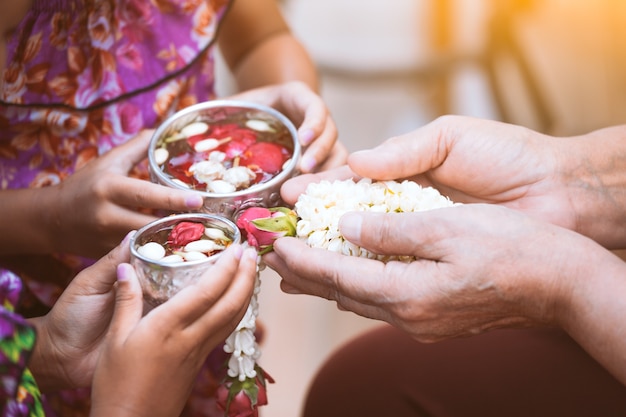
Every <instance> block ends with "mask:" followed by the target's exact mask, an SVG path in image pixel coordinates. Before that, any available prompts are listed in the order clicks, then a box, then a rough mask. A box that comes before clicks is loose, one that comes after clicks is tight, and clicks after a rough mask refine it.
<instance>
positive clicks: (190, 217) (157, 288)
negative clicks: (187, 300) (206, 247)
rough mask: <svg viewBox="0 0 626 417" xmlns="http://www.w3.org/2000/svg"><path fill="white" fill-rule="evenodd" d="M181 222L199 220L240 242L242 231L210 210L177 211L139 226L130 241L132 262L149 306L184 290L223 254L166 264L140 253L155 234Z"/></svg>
mask: <svg viewBox="0 0 626 417" xmlns="http://www.w3.org/2000/svg"><path fill="white" fill-rule="evenodd" d="M182 221H193V222H200V223H202V224H204V226H205V227H214V228H218V229H221V230H222V231H223V232H224V234H225V235H226V236H227V237H228V238H230V239H231V240H232V243H241V232H240V230H239V228H238V227H237V226H236V225H235V224H234V223H233V222H232V221H230V220H228V219H226V218H224V217H221V216H217V215H213V214H207V213H186V214H174V215H171V216H168V217H164V218H161V219H159V220H155V221H154V222H152V223H149V224H147V225H146V226H144V227H142V228H141V229H139V230H138V231H137V232H136V233H135V235H134V236H133V237H132V238H131V240H130V263H131V265H133V267H134V268H135V271H136V272H137V276H138V278H139V282H140V283H141V288H142V290H143V296H144V302H145V305H147V308H148V309H150V308H153V307H156V306H157V305H159V304H162V303H164V302H165V301H167V300H168V299H170V298H171V297H172V296H174V295H175V294H176V293H177V292H178V291H180V290H181V289H183V288H185V287H186V286H188V285H190V284H193V283H195V282H197V280H198V279H199V278H200V276H202V274H204V273H205V271H206V270H207V269H209V268H211V267H212V266H213V264H215V262H216V261H217V260H218V259H219V257H220V255H221V252H219V253H216V254H214V255H212V256H209V257H207V258H205V259H202V260H195V261H185V262H177V263H167V262H162V261H160V260H159V261H157V260H153V259H149V258H147V257H145V256H143V255H142V254H141V253H139V251H138V249H139V247H140V246H142V245H144V244H146V243H147V242H150V241H152V239H153V237H154V235H155V234H156V233H158V232H160V231H166V230H171V229H172V228H173V227H174V226H175V225H177V224H178V223H180V222H182ZM232 243H231V244H232Z"/></svg>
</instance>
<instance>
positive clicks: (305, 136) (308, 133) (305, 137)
mask: <svg viewBox="0 0 626 417" xmlns="http://www.w3.org/2000/svg"><path fill="white" fill-rule="evenodd" d="M314 136H315V132H313V130H312V129H304V130H303V131H302V132H300V143H301V144H302V146H307V145H308V144H309V143H311V142H312V141H313V137H314Z"/></svg>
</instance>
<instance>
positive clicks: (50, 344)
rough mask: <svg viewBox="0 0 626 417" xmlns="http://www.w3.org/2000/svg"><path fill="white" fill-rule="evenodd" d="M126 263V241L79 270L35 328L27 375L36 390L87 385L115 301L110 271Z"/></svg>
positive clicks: (113, 281) (127, 257)
mask: <svg viewBox="0 0 626 417" xmlns="http://www.w3.org/2000/svg"><path fill="white" fill-rule="evenodd" d="M128 259H129V247H128V238H126V239H124V241H123V242H122V244H121V245H120V246H118V247H116V248H115V249H114V250H112V251H111V252H110V253H109V254H108V255H106V256H105V257H103V258H102V259H100V260H99V261H98V262H96V263H95V264H94V265H92V266H91V267H89V268H86V269H84V270H83V271H81V272H80V273H79V274H78V275H77V276H76V277H75V278H74V279H73V280H72V281H71V282H70V284H69V286H68V287H67V288H66V289H65V291H64V292H63V294H62V295H61V297H60V298H59V300H58V301H57V302H56V303H55V305H54V307H53V308H52V310H51V311H50V312H49V313H48V314H47V315H46V316H44V317H41V318H37V319H33V320H32V321H33V323H34V324H35V325H36V328H37V347H36V354H35V355H34V357H33V359H32V361H31V362H32V363H31V366H32V370H33V373H34V374H35V377H36V378H37V381H38V383H39V385H40V387H41V389H42V390H44V391H45V390H46V389H48V388H53V389H57V390H58V389H60V388H76V387H87V386H89V385H90V384H91V379H92V376H93V371H94V369H95V366H96V362H97V359H98V356H99V354H100V350H101V348H102V342H103V339H104V336H105V334H106V332H107V329H108V326H109V322H110V319H111V316H112V314H113V305H114V301H115V291H114V285H115V282H116V274H115V269H116V267H117V265H118V264H120V263H121V262H127V261H128Z"/></svg>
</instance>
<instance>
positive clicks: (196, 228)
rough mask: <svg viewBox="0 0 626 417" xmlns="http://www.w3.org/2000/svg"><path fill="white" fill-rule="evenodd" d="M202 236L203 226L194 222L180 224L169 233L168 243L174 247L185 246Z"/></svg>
mask: <svg viewBox="0 0 626 417" xmlns="http://www.w3.org/2000/svg"><path fill="white" fill-rule="evenodd" d="M203 234H204V225H203V224H202V223H195V222H180V223H178V224H177V225H176V226H174V228H173V229H172V231H171V232H170V235H169V237H168V239H167V241H168V243H170V244H171V245H175V246H185V245H186V244H187V243H189V242H194V241H196V240H198V239H200V238H201V237H202V235H203Z"/></svg>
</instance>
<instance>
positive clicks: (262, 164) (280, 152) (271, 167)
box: [239, 142, 291, 174]
mask: <svg viewBox="0 0 626 417" xmlns="http://www.w3.org/2000/svg"><path fill="white" fill-rule="evenodd" d="M290 157H291V152H289V149H287V148H285V147H284V146H281V145H278V144H276V143H271V142H258V143H255V144H254V145H252V146H250V147H249V148H248V149H246V151H245V152H244V153H243V154H242V155H241V159H240V160H239V165H243V166H247V167H249V168H250V169H252V170H253V171H256V169H254V167H258V168H259V169H260V170H261V171H263V172H266V173H269V174H276V173H278V172H279V171H280V170H281V169H282V168H283V164H284V163H285V161H287V160H288V159H289V158H290Z"/></svg>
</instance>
